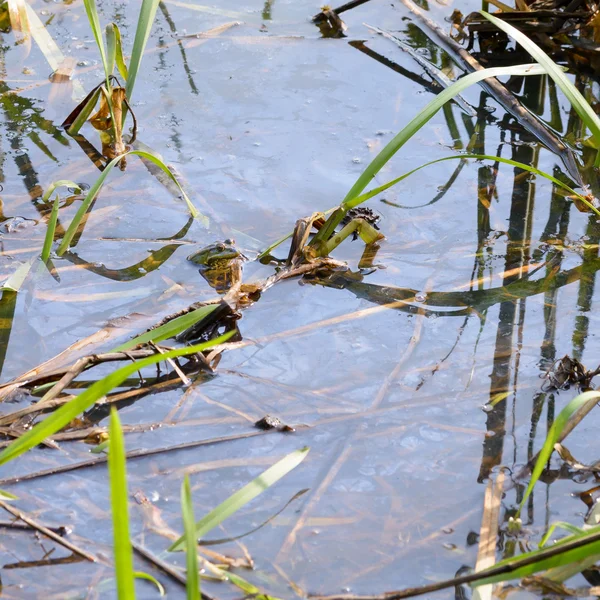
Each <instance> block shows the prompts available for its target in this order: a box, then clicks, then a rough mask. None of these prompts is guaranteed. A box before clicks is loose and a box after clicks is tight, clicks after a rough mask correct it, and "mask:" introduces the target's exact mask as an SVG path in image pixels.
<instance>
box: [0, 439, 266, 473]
mask: <svg viewBox="0 0 600 600" xmlns="http://www.w3.org/2000/svg"><path fill="white" fill-rule="evenodd" d="M273 431H276V430H271V431H268V430H267V431H251V432H248V433H240V434H236V435H226V436H223V437H217V438H210V439H208V440H198V441H195V442H184V443H182V444H177V445H175V446H167V447H166V448H165V447H163V448H154V449H151V450H131V451H130V452H127V453H126V454H125V458H126V459H127V460H131V459H133V458H143V457H145V456H153V455H155V454H161V453H163V452H173V451H174V450H187V449H189V448H197V447H198V446H208V445H210V444H220V443H222V442H231V441H234V440H243V439H246V438H251V437H255V436H257V435H265V434H268V433H272V432H273ZM107 459H108V457H107V456H99V457H98V458H93V459H89V460H83V461H81V462H78V463H73V464H72V465H63V466H60V467H51V468H50V469H44V470H43V471H36V472H35V473H29V474H27V475H17V476H15V477H7V478H6V479H0V485H10V484H12V483H18V482H19V481H28V480H30V479H40V478H41V477H48V476H50V475H58V474H59V473H69V472H71V471H77V470H78V469H85V468H87V467H95V466H96V465H103V464H105V463H106V461H107Z"/></svg>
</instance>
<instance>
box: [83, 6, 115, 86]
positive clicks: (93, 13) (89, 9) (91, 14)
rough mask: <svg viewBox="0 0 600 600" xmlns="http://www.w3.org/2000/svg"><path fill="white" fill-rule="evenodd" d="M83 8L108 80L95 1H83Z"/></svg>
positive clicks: (104, 50)
mask: <svg viewBox="0 0 600 600" xmlns="http://www.w3.org/2000/svg"><path fill="white" fill-rule="evenodd" d="M83 5H84V6H85V12H86V14H87V18H88V21H89V23H90V27H91V29H92V33H93V35H94V39H95V40H96V44H97V46H98V50H99V52H100V58H101V59H102V65H103V67H104V76H105V78H108V76H109V75H110V72H109V71H108V62H107V58H106V49H105V47H104V40H103V39H102V28H101V27H100V19H99V18H98V8H97V7H96V1H95V0H83Z"/></svg>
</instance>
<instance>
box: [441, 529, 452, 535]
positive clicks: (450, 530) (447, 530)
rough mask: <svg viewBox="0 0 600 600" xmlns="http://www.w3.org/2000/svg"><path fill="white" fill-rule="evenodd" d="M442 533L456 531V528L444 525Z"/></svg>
mask: <svg viewBox="0 0 600 600" xmlns="http://www.w3.org/2000/svg"><path fill="white" fill-rule="evenodd" d="M442 533H448V534H450V533H454V529H452V527H444V529H442Z"/></svg>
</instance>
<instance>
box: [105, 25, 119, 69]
mask: <svg viewBox="0 0 600 600" xmlns="http://www.w3.org/2000/svg"><path fill="white" fill-rule="evenodd" d="M115 27H116V25H115V24H114V23H109V24H108V25H107V26H106V29H105V30H104V35H106V70H107V73H108V74H109V75H112V74H113V71H114V70H115V63H116V62H117V36H116V34H115Z"/></svg>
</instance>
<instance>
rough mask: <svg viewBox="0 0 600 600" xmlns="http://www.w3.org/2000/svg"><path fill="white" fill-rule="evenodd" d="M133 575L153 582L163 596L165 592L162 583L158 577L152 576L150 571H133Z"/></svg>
mask: <svg viewBox="0 0 600 600" xmlns="http://www.w3.org/2000/svg"><path fill="white" fill-rule="evenodd" d="M133 576H134V577H135V578H136V579H145V580H146V581H149V582H150V583H153V584H154V585H155V586H156V589H157V590H158V593H159V594H160V595H161V596H164V595H165V594H166V593H167V592H166V590H165V587H164V586H163V584H162V583H161V582H160V581H159V580H158V579H156V577H152V575H150V573H144V572H143V571H134V572H133Z"/></svg>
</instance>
